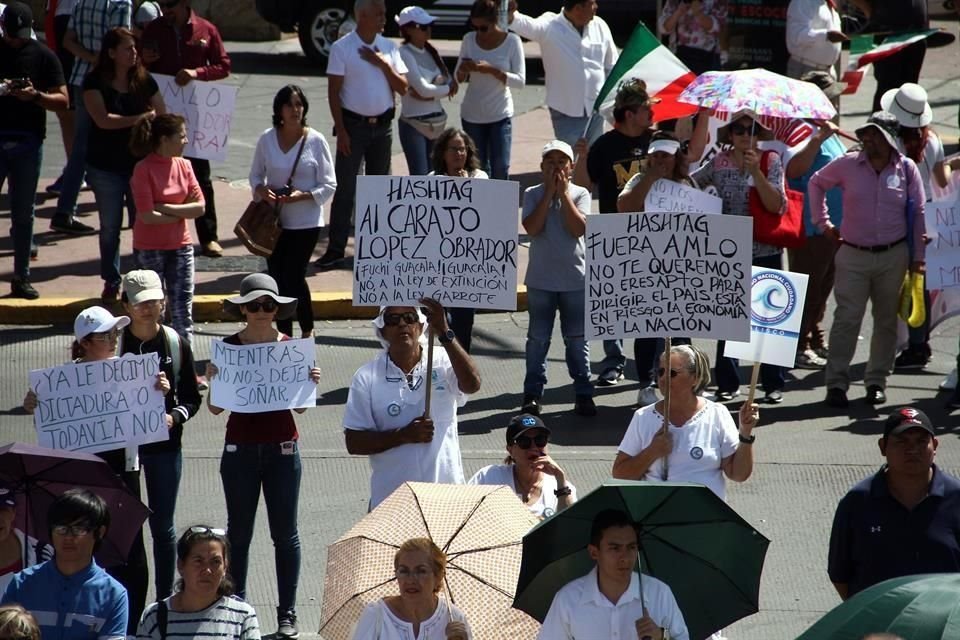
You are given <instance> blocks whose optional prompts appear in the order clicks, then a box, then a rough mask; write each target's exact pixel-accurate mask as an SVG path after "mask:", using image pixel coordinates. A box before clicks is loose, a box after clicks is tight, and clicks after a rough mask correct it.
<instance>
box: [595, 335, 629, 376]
mask: <svg viewBox="0 0 960 640" xmlns="http://www.w3.org/2000/svg"><path fill="white" fill-rule="evenodd" d="M625 366H627V356H626V354H625V353H624V352H623V340H604V341H603V360H602V361H601V362H600V373H603V372H604V371H606V370H607V369H617V370H618V371H623V368H624V367H625Z"/></svg>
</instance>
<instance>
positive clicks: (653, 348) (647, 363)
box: [633, 338, 692, 387]
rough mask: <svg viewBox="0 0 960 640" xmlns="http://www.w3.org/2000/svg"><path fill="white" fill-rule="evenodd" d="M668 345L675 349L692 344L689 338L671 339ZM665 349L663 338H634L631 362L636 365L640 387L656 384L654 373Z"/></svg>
mask: <svg viewBox="0 0 960 640" xmlns="http://www.w3.org/2000/svg"><path fill="white" fill-rule="evenodd" d="M670 344H671V345H673V346H674V347H677V346H679V345H681V344H692V342H691V341H690V338H672V339H671V340H670ZM665 347H666V342H665V341H664V339H663V338H636V339H635V340H634V341H633V361H634V363H635V364H636V365H637V380H639V381H640V386H641V387H649V386H650V385H651V384H654V383H656V381H657V376H656V374H655V371H656V370H657V369H659V368H660V357H661V356H662V355H663V350H664V348H665Z"/></svg>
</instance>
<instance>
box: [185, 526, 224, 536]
mask: <svg viewBox="0 0 960 640" xmlns="http://www.w3.org/2000/svg"><path fill="white" fill-rule="evenodd" d="M187 531H189V532H190V533H196V534H210V535H214V536H219V537H221V538H222V537H223V536H225V535H227V532H226V531H225V530H224V529H214V528H213V527H205V526H203V525H196V526H193V527H190V528H189V529H187Z"/></svg>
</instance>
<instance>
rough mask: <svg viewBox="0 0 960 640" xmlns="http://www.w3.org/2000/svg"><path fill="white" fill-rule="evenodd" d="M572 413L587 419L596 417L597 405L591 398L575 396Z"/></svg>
mask: <svg viewBox="0 0 960 640" xmlns="http://www.w3.org/2000/svg"><path fill="white" fill-rule="evenodd" d="M573 412H574V413H575V414H577V415H578V416H584V417H587V418H590V417H593V416H595V415H597V405H596V403H594V401H593V396H577V397H576V400H574V402H573Z"/></svg>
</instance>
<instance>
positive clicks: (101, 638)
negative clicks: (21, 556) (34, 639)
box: [0, 560, 127, 640]
mask: <svg viewBox="0 0 960 640" xmlns="http://www.w3.org/2000/svg"><path fill="white" fill-rule="evenodd" d="M0 602H2V604H7V603H11V602H16V603H19V604H20V605H22V606H23V607H24V608H25V609H27V610H29V611H30V613H32V614H33V617H34V618H36V619H37V623H38V624H39V625H40V635H41V636H43V640H81V639H83V640H93V639H97V640H122V639H123V638H125V637H126V635H127V591H126V589H124V588H123V585H121V584H120V583H119V582H117V581H116V580H115V579H114V578H112V577H111V576H110V575H109V574H107V572H106V571H104V570H103V569H101V568H100V567H99V566H98V565H97V563H96V561H95V560H94V561H91V563H90V566H88V567H87V568H86V569H84V570H83V571H80V572H79V573H75V574H73V575H72V576H65V575H63V574H62V573H60V571H59V570H58V569H57V565H56V562H55V561H54V560H47V561H46V562H43V563H40V564H38V565H34V566H32V567H30V568H29V569H24V570H23V571H21V572H19V573H18V574H16V575H15V576H14V577H13V580H12V581H11V582H10V584H9V585H7V590H6V591H4V593H3V599H2V601H0Z"/></svg>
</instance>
